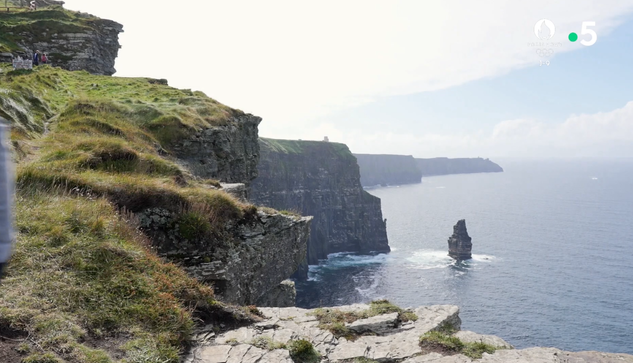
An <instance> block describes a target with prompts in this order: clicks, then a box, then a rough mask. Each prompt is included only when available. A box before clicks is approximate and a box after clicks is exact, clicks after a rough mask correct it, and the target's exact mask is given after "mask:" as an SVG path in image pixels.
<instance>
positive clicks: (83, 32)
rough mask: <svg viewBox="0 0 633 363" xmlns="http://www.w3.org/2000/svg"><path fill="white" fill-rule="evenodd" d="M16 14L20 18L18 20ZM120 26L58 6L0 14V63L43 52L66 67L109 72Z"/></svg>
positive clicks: (113, 59) (116, 46)
mask: <svg viewBox="0 0 633 363" xmlns="http://www.w3.org/2000/svg"><path fill="white" fill-rule="evenodd" d="M18 17H19V19H17V18H18ZM121 32H123V25H121V24H119V23H117V22H115V21H112V20H106V19H99V18H97V17H94V16H92V15H89V14H81V13H71V12H67V11H64V10H62V9H60V8H51V9H44V10H38V11H37V12H27V13H19V14H2V15H0V34H2V35H1V36H0V62H7V63H10V62H11V60H12V58H13V57H14V56H17V55H20V56H23V57H26V58H30V57H31V56H32V54H33V52H35V51H36V50H39V51H41V52H42V53H46V54H47V55H48V58H49V59H50V62H49V63H50V64H51V65H53V66H56V67H61V68H63V69H66V70H70V71H76V70H85V71H88V72H90V73H92V74H101V75H112V74H114V73H115V72H116V70H115V68H114V62H115V59H116V57H117V54H118V52H119V48H120V47H121V46H120V45H119V33H121Z"/></svg>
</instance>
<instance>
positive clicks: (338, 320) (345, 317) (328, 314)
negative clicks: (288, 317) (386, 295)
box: [313, 300, 418, 340]
mask: <svg viewBox="0 0 633 363" xmlns="http://www.w3.org/2000/svg"><path fill="white" fill-rule="evenodd" d="M389 313H398V320H399V321H400V322H407V321H416V320H418V316H417V315H416V314H415V313H414V312H412V311H408V310H404V309H402V308H400V307H398V306H396V305H394V304H392V303H391V302H389V301H388V300H375V301H372V302H370V303H369V309H366V310H363V311H343V310H339V309H330V308H319V309H316V310H315V311H314V313H313V314H314V315H315V316H316V318H317V320H318V321H319V328H321V329H324V330H329V331H330V332H331V333H332V334H334V336H336V337H337V338H340V337H343V338H346V339H348V340H354V339H356V338H357V337H358V335H357V333H355V332H353V331H351V330H350V329H349V328H348V327H347V325H346V323H353V322H355V321H356V320H360V319H367V318H370V317H372V316H377V315H382V314H389Z"/></svg>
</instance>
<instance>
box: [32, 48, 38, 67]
mask: <svg viewBox="0 0 633 363" xmlns="http://www.w3.org/2000/svg"><path fill="white" fill-rule="evenodd" d="M39 64H40V51H39V50H36V51H35V53H33V65H34V66H37V65H39Z"/></svg>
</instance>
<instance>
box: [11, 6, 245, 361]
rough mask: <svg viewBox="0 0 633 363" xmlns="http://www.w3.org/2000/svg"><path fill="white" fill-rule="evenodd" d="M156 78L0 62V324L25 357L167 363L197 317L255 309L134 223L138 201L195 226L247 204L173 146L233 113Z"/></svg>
mask: <svg viewBox="0 0 633 363" xmlns="http://www.w3.org/2000/svg"><path fill="white" fill-rule="evenodd" d="M42 16H43V15H42ZM1 21H2V20H0V22H1ZM0 68H3V69H5V68H6V67H5V65H2V66H0ZM164 83H165V82H156V81H154V80H149V79H145V78H115V77H106V76H93V75H90V74H88V73H86V72H81V71H79V72H67V71H64V70H61V69H57V68H52V67H50V66H40V67H37V68H36V69H35V70H33V71H28V72H9V73H0V116H2V117H4V118H7V119H8V120H9V121H10V122H11V124H12V126H13V133H12V141H13V146H14V149H15V151H16V156H17V159H18V166H17V173H16V174H17V189H18V195H17V228H18V232H19V233H18V241H17V245H16V248H15V251H14V256H13V258H12V260H11V262H10V263H9V265H8V268H7V275H6V278H5V279H4V280H3V281H2V286H1V288H0V330H3V331H4V329H11V331H15V332H19V333H20V335H19V336H20V337H28V338H26V340H25V341H24V342H21V345H20V346H19V351H20V352H21V353H20V354H22V356H23V358H24V359H23V361H24V362H30V363H43V362H56V363H57V362H64V363H78V362H86V363H110V362H112V363H114V362H120V363H123V362H125V363H159V362H160V363H175V362H177V361H178V353H179V352H181V351H182V350H183V349H184V348H185V347H187V344H189V339H190V337H191V334H192V331H193V329H194V327H195V326H196V324H202V325H206V324H213V325H217V326H219V325H220V323H221V324H223V325H224V326H226V327H231V326H236V325H240V324H243V323H245V322H250V321H252V319H257V317H255V316H254V315H252V314H251V311H250V310H242V309H239V308H233V307H228V306H225V305H224V304H221V303H219V302H218V301H216V300H215V298H214V296H213V291H212V289H211V288H210V287H208V286H205V285H202V284H200V283H199V282H198V281H197V280H195V279H192V278H190V277H188V275H187V274H186V273H185V272H184V270H183V269H182V268H180V267H178V266H176V265H174V264H171V263H167V262H165V261H163V260H162V259H160V258H159V257H158V256H157V255H156V254H155V253H154V252H153V250H152V249H151V247H150V243H149V242H148V241H147V240H146V238H145V237H144V236H143V235H142V234H141V233H140V232H139V231H138V229H137V228H136V223H135V218H134V216H133V213H136V212H138V211H142V210H144V209H146V208H154V207H162V208H166V209H169V210H171V211H173V212H175V213H176V214H177V215H178V216H179V220H178V222H179V223H178V226H179V227H178V228H180V231H179V232H180V233H181V234H182V235H185V236H189V237H191V238H195V237H197V236H201V235H204V234H206V233H211V232H213V231H214V230H217V231H223V230H224V229H223V228H224V225H225V223H226V222H228V221H230V220H239V219H241V218H245V217H247V216H248V215H249V213H250V214H252V213H253V210H254V211H257V209H256V207H254V206H251V205H248V204H245V203H242V202H240V201H238V200H236V199H235V198H234V197H232V196H230V195H228V194H227V193H225V192H223V191H221V190H217V189H215V187H217V185H219V184H218V182H217V181H214V180H200V179H197V178H195V177H193V176H192V175H191V174H190V173H189V172H188V171H187V170H186V169H184V168H183V167H181V166H180V165H179V164H178V161H177V158H176V157H175V155H174V154H175V152H174V145H176V144H177V143H178V142H179V141H180V138H182V137H186V136H188V135H190V134H191V133H194V132H197V131H198V130H200V129H202V128H206V127H210V126H218V125H224V124H228V123H230V122H232V121H231V119H232V117H234V116H236V115H239V114H241V111H238V110H233V109H230V108H228V107H226V106H224V105H221V104H220V103H218V102H217V101H215V100H212V99H210V98H208V97H206V96H205V95H204V94H202V93H200V92H191V91H190V90H178V89H174V88H171V87H169V86H167V85H166V84H164ZM121 211H125V212H121Z"/></svg>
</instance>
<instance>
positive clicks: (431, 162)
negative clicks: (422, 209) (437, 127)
mask: <svg viewBox="0 0 633 363" xmlns="http://www.w3.org/2000/svg"><path fill="white" fill-rule="evenodd" d="M415 161H416V163H417V166H418V169H420V171H421V172H422V176H423V177H424V176H433V175H448V174H470V173H496V172H502V171H503V168H502V167H500V166H499V165H497V164H495V163H494V162H492V161H490V159H482V158H457V159H449V158H433V159H415Z"/></svg>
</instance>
